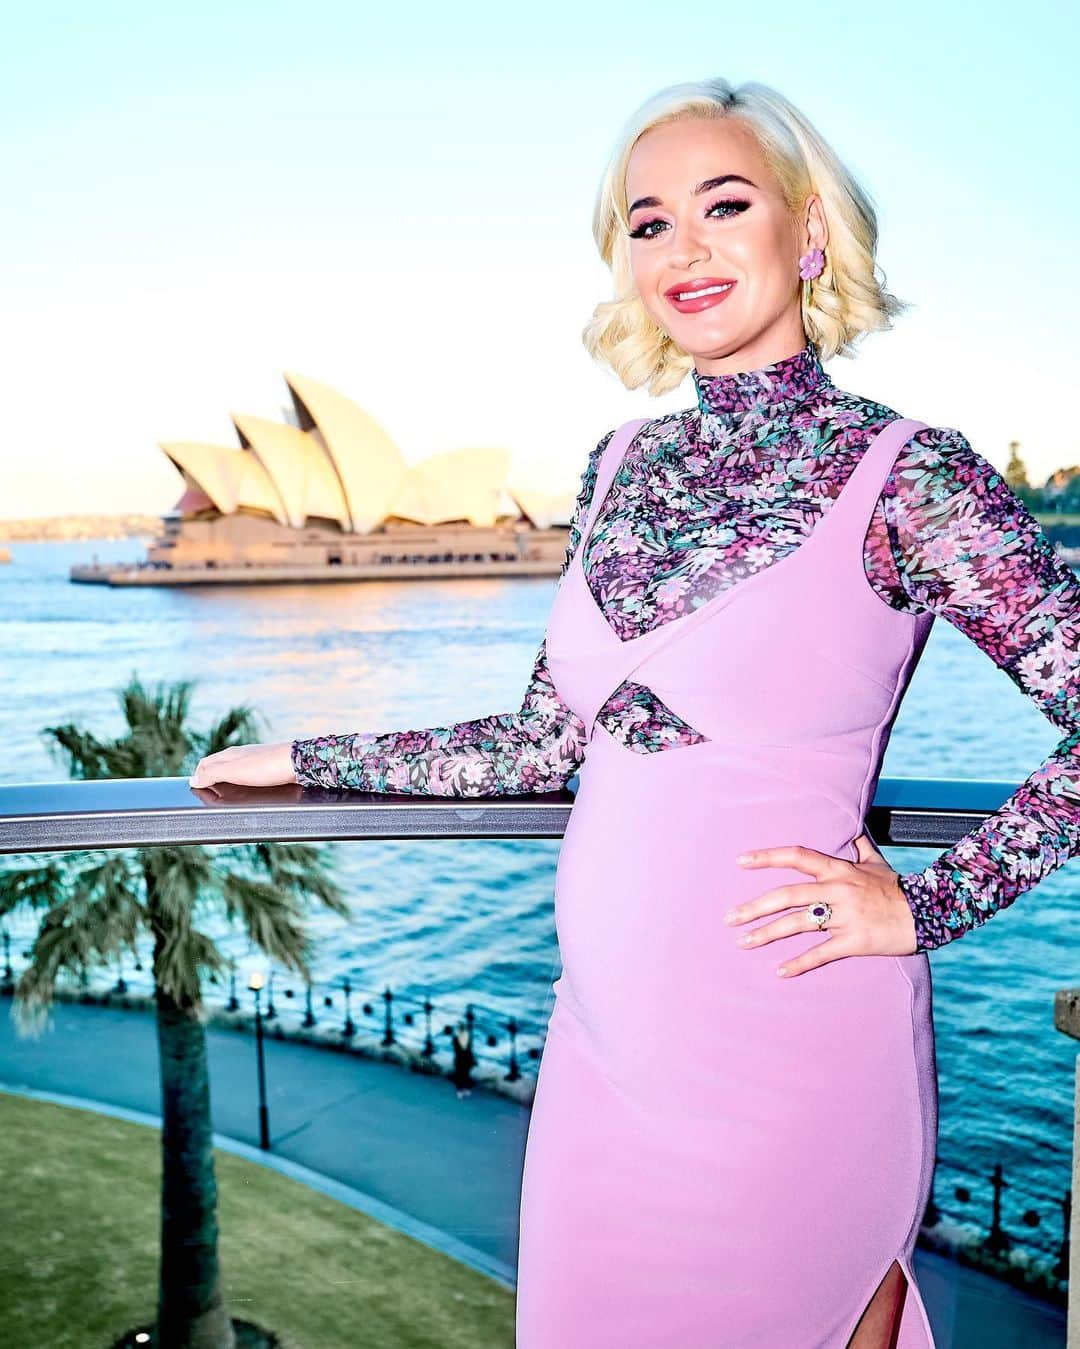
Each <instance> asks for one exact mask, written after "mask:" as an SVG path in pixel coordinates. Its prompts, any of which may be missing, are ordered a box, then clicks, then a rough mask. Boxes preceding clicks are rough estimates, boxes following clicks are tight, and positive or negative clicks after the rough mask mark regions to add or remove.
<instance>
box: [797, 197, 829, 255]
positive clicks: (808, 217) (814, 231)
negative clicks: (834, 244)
mask: <svg viewBox="0 0 1080 1349" xmlns="http://www.w3.org/2000/svg"><path fill="white" fill-rule="evenodd" d="M803 230H804V233H805V239H806V246H807V247H808V248H820V249H821V251H822V252H823V253H824V252H825V250H826V249H827V248H828V246H829V226H828V224H827V223H826V221H825V207H824V206H823V205H822V202H821V198H820V197H819V196H818V195H817V193H816V192H813V193H811V194H810V196H809V197H807V199H806V206H805V207H804V209H803Z"/></svg>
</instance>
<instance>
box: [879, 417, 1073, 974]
mask: <svg viewBox="0 0 1080 1349" xmlns="http://www.w3.org/2000/svg"><path fill="white" fill-rule="evenodd" d="M883 505H884V508H885V515H886V519H887V521H888V529H889V534H890V542H891V545H892V551H893V555H894V557H895V559H896V561H897V563H898V566H899V572H900V581H901V584H902V585H903V588H904V591H905V592H906V594H907V595H908V596H909V598H910V600H911V601H912V603H913V604H915V605H916V606H922V607H925V608H928V609H931V610H933V611H934V612H935V613H936V614H938V615H939V616H940V617H942V618H944V619H946V620H947V621H948V622H949V623H951V624H952V625H953V626H954V627H956V628H957V629H958V630H959V631H960V632H962V633H963V634H964V635H965V636H966V637H968V638H970V640H971V641H973V642H974V643H975V644H976V645H977V646H978V647H979V648H980V650H982V651H983V652H984V653H985V654H986V655H987V656H989V657H990V659H991V660H992V661H993V662H994V664H995V665H996V666H997V667H998V668H999V669H1001V670H1004V672H1005V673H1006V674H1007V675H1008V676H1009V678H1010V679H1011V680H1012V681H1013V683H1015V684H1016V686H1017V687H1018V688H1019V689H1020V690H1021V691H1022V692H1023V693H1024V694H1026V696H1027V697H1028V698H1030V699H1031V700H1032V702H1033V703H1034V704H1035V705H1036V706H1037V707H1038V708H1039V709H1040V710H1041V711H1042V712H1043V713H1044V714H1045V715H1046V717H1047V718H1048V719H1049V720H1050V721H1051V722H1052V723H1053V724H1054V725H1055V726H1056V727H1057V728H1058V729H1059V730H1060V731H1061V732H1062V739H1061V740H1060V741H1059V742H1058V744H1057V746H1056V747H1055V749H1054V750H1053V752H1052V753H1051V754H1050V755H1049V757H1048V758H1047V759H1046V760H1045V761H1044V762H1043V763H1042V764H1040V765H1039V766H1038V767H1037V768H1036V769H1035V770H1034V771H1033V772H1032V773H1031V774H1030V776H1029V777H1028V778H1027V779H1026V780H1025V781H1024V782H1023V783H1022V784H1021V785H1020V786H1019V787H1018V788H1017V789H1016V791H1015V792H1013V793H1012V795H1011V796H1010V797H1009V799H1008V800H1007V801H1005V802H1004V803H1003V804H1002V805H1001V807H1000V808H999V809H998V810H996V811H994V812H993V814H991V815H989V816H987V818H986V819H985V820H984V821H983V822H982V823H981V824H979V825H978V827H977V828H975V829H973V830H971V831H970V832H969V833H968V834H966V835H965V836H964V837H963V838H962V839H960V840H959V841H958V842H957V843H955V844H953V845H952V846H951V847H950V848H949V849H948V850H947V851H945V852H943V853H942V854H941V855H940V856H939V857H938V858H937V859H936V860H935V861H934V863H933V864H932V865H931V866H928V867H927V868H926V869H925V870H923V871H918V872H911V873H908V874H906V875H903V876H901V878H900V886H901V889H902V891H903V892H904V894H905V896H906V897H907V899H908V902H909V904H910V905H911V908H912V912H913V913H914V916H915V924H916V932H917V938H918V942H919V945H918V950H920V951H927V950H933V949H934V948H935V947H938V946H942V945H944V944H945V943H946V942H949V941H952V940H954V939H955V938H956V937H959V936H962V935H963V934H964V933H965V932H967V931H969V930H970V929H972V928H974V927H978V926H979V925H980V924H982V923H984V922H986V920H987V919H988V918H990V917H992V916H993V914H994V913H996V912H998V911H999V910H1000V909H1003V908H1005V907H1006V906H1007V905H1009V904H1011V903H1012V902H1013V900H1014V899H1016V898H1017V896H1018V895H1021V894H1023V893H1024V892H1025V891H1026V890H1029V889H1031V887H1032V886H1034V885H1035V884H1036V883H1037V882H1038V881H1039V880H1041V879H1042V878H1043V877H1045V876H1047V875H1049V874H1050V872H1052V871H1054V870H1055V869H1056V868H1057V867H1059V866H1061V864H1062V863H1064V862H1066V861H1067V860H1068V859H1069V858H1071V857H1074V856H1076V855H1077V854H1078V853H1080V579H1078V578H1077V576H1076V575H1075V573H1074V572H1073V571H1072V569H1071V568H1070V567H1069V566H1068V565H1067V564H1066V563H1065V561H1064V560H1063V558H1062V557H1061V555H1060V554H1059V553H1058V551H1057V550H1056V548H1055V547H1054V545H1053V544H1052V543H1051V541H1050V540H1049V539H1048V538H1047V536H1046V534H1045V533H1044V531H1043V530H1042V528H1041V527H1040V525H1039V523H1038V521H1036V519H1035V518H1034V516H1033V515H1032V514H1031V512H1030V511H1029V510H1028V509H1027V507H1026V506H1025V505H1024V503H1023V502H1022V501H1021V500H1020V499H1019V498H1018V497H1017V496H1016V494H1015V493H1014V492H1013V491H1012V490H1011V488H1010V487H1009V486H1008V484H1007V483H1006V482H1005V481H1004V479H1003V478H1002V477H1001V475H1000V473H998V472H997V470H996V469H995V468H994V467H993V466H992V465H991V464H990V463H988V462H987V460H986V459H984V458H983V457H982V456H981V455H980V454H978V453H977V452H976V451H975V450H973V449H972V447H971V446H970V445H969V444H968V442H967V441H966V440H965V439H964V437H963V436H961V435H960V434H959V433H958V432H955V431H950V430H940V429H931V430H929V431H924V432H921V433H920V434H919V435H918V436H917V437H915V438H914V439H913V440H912V442H911V444H910V445H909V446H908V447H906V449H905V450H904V451H903V452H902V453H901V455H900V456H898V458H897V462H896V464H895V465H894V469H893V473H892V475H891V477H890V480H889V483H888V484H887V485H886V489H885V493H884V494H883Z"/></svg>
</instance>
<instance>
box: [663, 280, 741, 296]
mask: <svg viewBox="0 0 1080 1349" xmlns="http://www.w3.org/2000/svg"><path fill="white" fill-rule="evenodd" d="M734 284H735V282H734V281H729V282H728V283H727V285H726V286H706V287H705V288H704V289H703V290H681V291H679V292H678V294H677V295H676V296H675V298H676V299H677V300H696V299H697V297H698V296H699V295H720V294H721V293H722V292H723V291H725V290H730V289H731V288H732V286H733V285H734Z"/></svg>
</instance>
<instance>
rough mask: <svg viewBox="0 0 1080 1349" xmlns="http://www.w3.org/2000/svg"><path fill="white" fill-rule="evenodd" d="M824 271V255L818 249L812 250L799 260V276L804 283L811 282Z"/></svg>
mask: <svg viewBox="0 0 1080 1349" xmlns="http://www.w3.org/2000/svg"><path fill="white" fill-rule="evenodd" d="M824 270H825V254H824V253H823V252H822V251H821V249H820V248H812V249H811V250H810V251H809V253H804V254H803V255H802V257H801V258H800V259H799V276H800V277H802V279H803V280H804V281H812V280H813V278H814V277H815V276H820V275H821V273H822V272H823V271H824Z"/></svg>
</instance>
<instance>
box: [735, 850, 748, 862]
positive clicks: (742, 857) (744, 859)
mask: <svg viewBox="0 0 1080 1349" xmlns="http://www.w3.org/2000/svg"><path fill="white" fill-rule="evenodd" d="M750 857H751V854H750V853H748V852H741V853H739V855H738V857H736V859H735V861H736V862H749V861H750Z"/></svg>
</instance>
